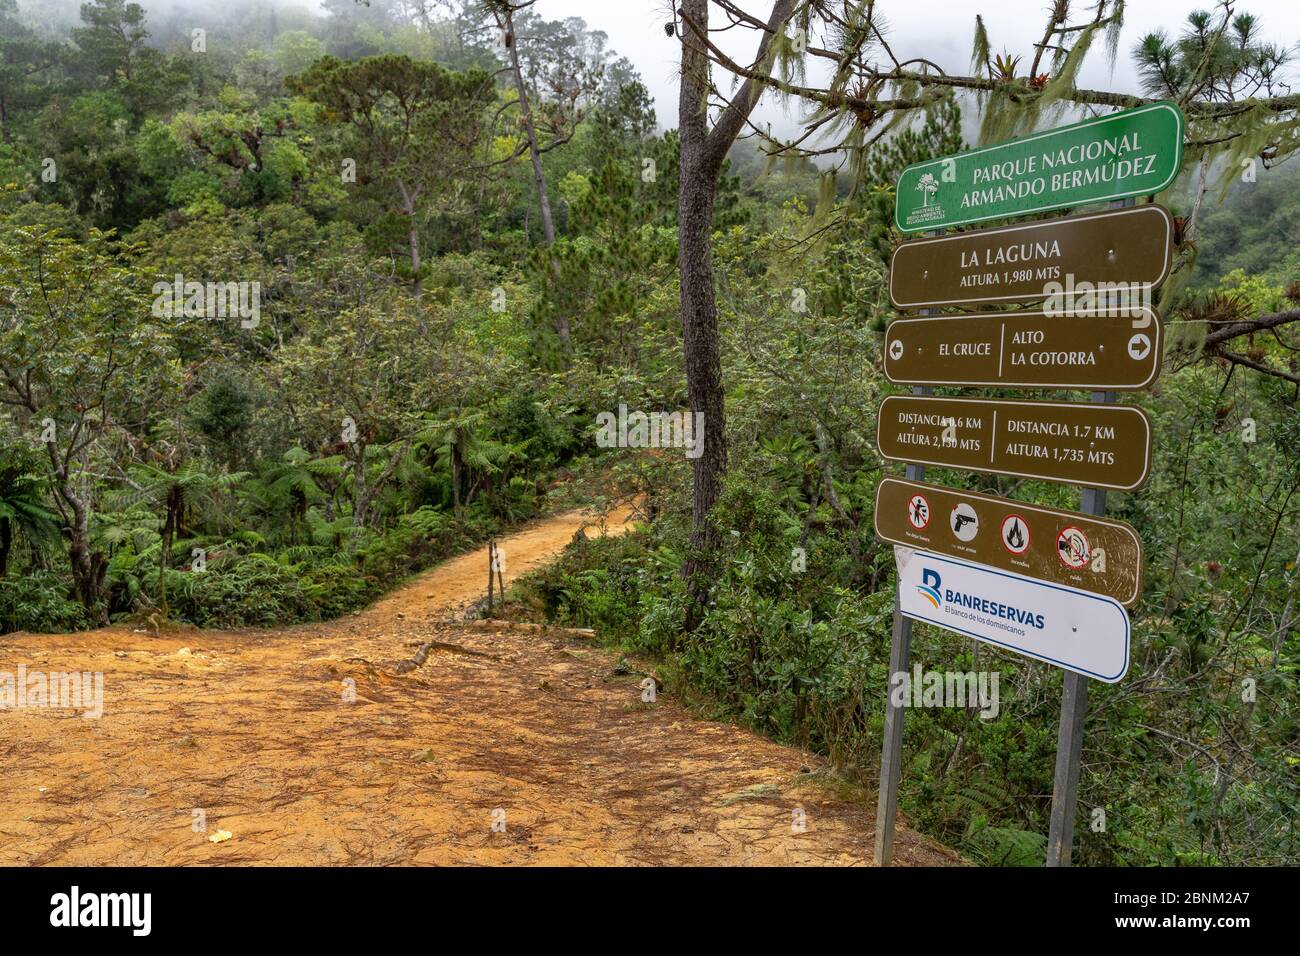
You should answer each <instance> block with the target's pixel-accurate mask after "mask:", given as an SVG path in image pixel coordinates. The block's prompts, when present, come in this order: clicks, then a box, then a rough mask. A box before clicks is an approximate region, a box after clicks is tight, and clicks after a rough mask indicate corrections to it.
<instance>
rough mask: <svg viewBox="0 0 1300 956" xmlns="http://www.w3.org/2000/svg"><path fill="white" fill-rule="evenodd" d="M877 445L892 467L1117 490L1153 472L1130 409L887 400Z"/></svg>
mask: <svg viewBox="0 0 1300 956" xmlns="http://www.w3.org/2000/svg"><path fill="white" fill-rule="evenodd" d="M876 444H877V446H878V447H879V449H880V454H881V455H882V456H884V457H885V458H891V459H894V460H895V461H912V462H917V463H918V464H922V465H936V466H938V467H941V468H966V469H970V470H971V471H988V472H993V473H995V474H1003V475H1015V476H1017V477H1020V478H1042V479H1044V480H1047V481H1060V482H1064V483H1067V484H1075V485H1091V486H1093V487H1097V488H1114V489H1116V490H1118V491H1132V490H1133V489H1134V488H1137V487H1138V486H1140V485H1141V484H1142V483H1143V482H1145V481H1146V479H1147V475H1148V473H1149V472H1150V470H1151V421H1150V419H1148V418H1147V414H1146V412H1144V411H1142V410H1141V409H1140V408H1134V407H1133V406H1131V405H1074V404H1070V403H1068V402H1019V401H1011V400H1008V399H984V398H981V399H974V398H940V397H938V396H932V395H890V396H888V397H887V398H885V399H884V401H882V402H881V403H880V416H879V419H878V423H877V426H876Z"/></svg>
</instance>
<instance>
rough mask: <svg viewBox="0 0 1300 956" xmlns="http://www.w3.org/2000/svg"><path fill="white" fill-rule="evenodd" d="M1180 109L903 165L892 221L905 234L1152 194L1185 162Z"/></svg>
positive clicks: (1167, 106) (1134, 112) (1143, 110)
mask: <svg viewBox="0 0 1300 956" xmlns="http://www.w3.org/2000/svg"><path fill="white" fill-rule="evenodd" d="M1184 125H1185V124H1184V121H1183V114H1182V111H1180V110H1179V109H1178V107H1177V106H1176V105H1175V104H1173V103H1169V102H1165V101H1161V102H1159V103H1151V104H1150V105H1147V106H1139V107H1137V108H1136V109H1131V110H1120V111H1118V112H1115V113H1110V114H1108V115H1106V116H1099V117H1097V118H1096V119H1089V120H1084V121H1083V122H1081V123H1073V124H1071V125H1069V126H1061V127H1058V128H1057V129H1050V130H1046V131H1044V132H1042V133H1034V134H1032V135H1030V136H1022V137H1020V138H1018V139H1012V140H1007V141H1006V142H1005V143H998V144H996V145H993V146H985V147H982V148H980V149H973V150H970V151H969V152H965V153H956V154H954V155H952V156H945V157H943V158H941V159H933V160H930V161H928V162H924V163H916V164H914V165H911V166H908V167H907V168H906V169H904V170H903V172H902V173H901V174H900V175H899V177H898V190H897V198H896V200H895V203H894V222H895V225H897V226H898V228H899V229H901V230H902V231H903V232H924V231H927V230H936V229H947V228H949V227H952V226H964V225H967V224H969V223H974V222H985V221H987V220H989V219H1004V218H1006V217H1008V216H1020V215H1024V214H1026V213H1033V212H1044V211H1046V210H1049V209H1064V208H1067V207H1073V206H1083V205H1088V204H1090V203H1100V202H1108V201H1110V200H1115V199H1127V198H1129V197H1132V196H1145V195H1150V194H1154V193H1158V192H1160V191H1161V190H1163V189H1166V188H1168V187H1169V185H1170V184H1171V183H1172V182H1173V181H1174V179H1175V177H1177V175H1178V170H1179V169H1180V168H1181V166H1182V161H1183V129H1184Z"/></svg>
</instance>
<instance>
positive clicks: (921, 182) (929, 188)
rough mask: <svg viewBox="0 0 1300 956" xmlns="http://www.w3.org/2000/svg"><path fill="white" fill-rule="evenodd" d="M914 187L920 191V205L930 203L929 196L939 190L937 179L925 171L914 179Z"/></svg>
mask: <svg viewBox="0 0 1300 956" xmlns="http://www.w3.org/2000/svg"><path fill="white" fill-rule="evenodd" d="M916 188H917V189H918V190H919V191H920V193H921V206H922V207H925V206H928V205H930V197H931V196H933V195H934V194H935V193H937V192H938V191H939V181H938V180H937V179H935V178H934V175H933V174H931V173H925V174H924V175H922V176H921V178H920V179H918V180H917V181H916Z"/></svg>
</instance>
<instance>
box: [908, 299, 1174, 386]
mask: <svg viewBox="0 0 1300 956" xmlns="http://www.w3.org/2000/svg"><path fill="white" fill-rule="evenodd" d="M1119 311H1129V310H1128V309H1127V307H1125V308H1124V309H1121V310H1119ZM1131 311H1134V312H1136V313H1137V315H1138V317H1136V318H1133V317H1130V316H1128V315H1105V314H1100V313H1096V312H1088V313H1081V314H1077V315H1071V316H1059V315H1048V314H1046V313H1043V312H991V313H982V314H980V315H968V316H963V315H955V316H943V317H934V318H931V317H925V318H916V319H895V320H894V321H893V322H891V323H890V324H889V328H888V329H887V330H886V332H885V377H886V378H888V379H889V380H890V381H891V382H895V383H897V384H900V385H988V386H994V387H1008V388H1014V387H1026V388H1087V389H1104V390H1106V391H1127V390H1135V389H1142V388H1146V387H1147V386H1149V385H1150V384H1151V383H1152V382H1154V381H1155V379H1156V376H1157V375H1158V374H1159V373H1160V357H1161V334H1160V333H1161V329H1160V319H1159V317H1158V316H1157V315H1156V314H1155V313H1154V312H1153V311H1152V310H1151V309H1148V308H1145V307H1143V308H1137V309H1133V310H1131Z"/></svg>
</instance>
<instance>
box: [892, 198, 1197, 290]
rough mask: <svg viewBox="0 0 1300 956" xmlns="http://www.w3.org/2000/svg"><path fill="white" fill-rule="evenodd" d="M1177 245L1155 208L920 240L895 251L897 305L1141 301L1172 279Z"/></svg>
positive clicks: (1165, 219)
mask: <svg viewBox="0 0 1300 956" xmlns="http://www.w3.org/2000/svg"><path fill="white" fill-rule="evenodd" d="M1173 239H1174V222H1173V218H1172V217H1171V216H1170V215H1169V213H1168V212H1166V211H1165V209H1164V208H1163V207H1162V206H1157V205H1155V204H1153V203H1148V204H1147V205H1145V206H1133V207H1131V208H1128V209H1112V210H1108V211H1107V212H1097V213H1088V214H1085V215H1082V216H1066V217H1063V218H1060V219H1047V220H1044V221H1042V222H1028V223H1023V224H1021V225H1017V226H999V227H997V228H994V229H975V230H971V231H969V232H959V233H956V234H953V235H947V236H936V237H932V238H925V239H913V240H912V241H910V242H904V243H901V244H900V245H899V246H898V248H897V249H895V250H894V256H893V259H892V260H891V262H890V267H889V298H890V301H891V302H893V304H894V306H895V307H896V308H899V309H924V308H930V307H933V306H945V305H952V306H959V307H962V308H969V307H972V306H978V305H983V304H989V303H995V302H1038V301H1041V300H1045V299H1057V300H1058V301H1060V302H1062V303H1064V304H1066V305H1071V304H1087V300H1088V299H1092V300H1093V301H1108V300H1110V299H1113V298H1116V297H1118V296H1119V295H1123V296H1126V297H1128V298H1130V299H1135V300H1137V299H1139V298H1140V296H1141V294H1142V293H1143V292H1144V291H1145V292H1147V293H1149V292H1150V290H1151V289H1153V288H1155V287H1156V286H1158V285H1160V283H1162V282H1164V281H1165V279H1166V278H1167V277H1168V275H1169V268H1170V264H1171V263H1172V261H1173Z"/></svg>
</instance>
